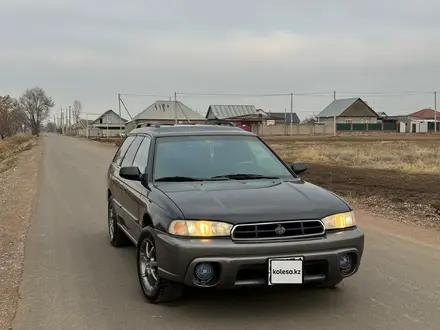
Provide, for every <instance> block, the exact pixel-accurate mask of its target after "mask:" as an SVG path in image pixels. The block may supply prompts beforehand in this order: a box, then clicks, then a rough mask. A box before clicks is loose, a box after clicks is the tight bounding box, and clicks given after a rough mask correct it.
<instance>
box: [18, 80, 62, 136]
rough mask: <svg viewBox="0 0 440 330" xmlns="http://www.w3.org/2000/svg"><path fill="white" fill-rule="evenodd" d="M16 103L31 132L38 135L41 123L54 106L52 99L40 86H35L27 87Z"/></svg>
mask: <svg viewBox="0 0 440 330" xmlns="http://www.w3.org/2000/svg"><path fill="white" fill-rule="evenodd" d="M18 104H19V108H20V110H21V111H22V112H23V114H24V115H25V120H26V124H27V125H28V126H29V127H30V128H31V130H32V134H33V135H37V136H39V135H40V127H41V124H42V122H43V121H44V120H45V119H47V118H48V117H49V115H50V109H51V108H53V107H54V106H55V103H54V101H53V100H52V98H51V97H49V96H47V95H46V92H45V91H44V90H43V89H42V88H40V87H35V88H33V89H27V90H26V91H25V92H24V93H23V95H22V96H21V97H20V99H19V101H18Z"/></svg>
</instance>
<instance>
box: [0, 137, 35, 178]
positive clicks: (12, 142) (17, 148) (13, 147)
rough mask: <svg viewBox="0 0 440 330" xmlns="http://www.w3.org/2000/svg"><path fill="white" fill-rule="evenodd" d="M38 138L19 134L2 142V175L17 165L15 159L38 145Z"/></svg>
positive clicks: (0, 151) (0, 160)
mask: <svg viewBox="0 0 440 330" xmlns="http://www.w3.org/2000/svg"><path fill="white" fill-rule="evenodd" d="M36 141H37V140H36V137H34V136H32V135H30V134H17V135H14V136H12V137H10V138H7V139H5V140H0V173H2V172H5V171H6V170H8V169H10V168H11V167H13V166H14V165H15V163H16V162H15V161H16V159H15V157H16V156H17V155H18V154H19V153H21V152H23V151H25V150H29V149H30V148H32V147H33V146H34V145H35V144H36Z"/></svg>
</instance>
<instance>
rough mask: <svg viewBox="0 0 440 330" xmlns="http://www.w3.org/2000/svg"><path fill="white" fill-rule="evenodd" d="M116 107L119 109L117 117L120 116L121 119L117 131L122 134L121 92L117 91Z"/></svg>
mask: <svg viewBox="0 0 440 330" xmlns="http://www.w3.org/2000/svg"><path fill="white" fill-rule="evenodd" d="M118 109H119V118H120V119H119V120H120V121H121V122H120V126H119V133H120V134H121V136H122V115H121V94H119V93H118ZM135 127H136V126H135Z"/></svg>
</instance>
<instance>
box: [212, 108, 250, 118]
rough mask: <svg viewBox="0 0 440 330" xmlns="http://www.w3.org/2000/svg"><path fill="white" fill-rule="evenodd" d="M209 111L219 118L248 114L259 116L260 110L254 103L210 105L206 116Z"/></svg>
mask: <svg viewBox="0 0 440 330" xmlns="http://www.w3.org/2000/svg"><path fill="white" fill-rule="evenodd" d="M209 112H211V113H212V115H213V116H214V117H215V118H218V119H225V118H233V117H240V116H248V115H255V116H256V117H258V112H257V110H256V109H255V106H254V105H210V106H209V108H208V113H207V114H206V116H208V114H209Z"/></svg>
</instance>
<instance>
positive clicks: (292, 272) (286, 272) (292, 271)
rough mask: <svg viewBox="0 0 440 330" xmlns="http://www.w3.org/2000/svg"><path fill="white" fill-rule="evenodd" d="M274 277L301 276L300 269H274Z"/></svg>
mask: <svg viewBox="0 0 440 330" xmlns="http://www.w3.org/2000/svg"><path fill="white" fill-rule="evenodd" d="M272 274H274V275H301V270H300V269H287V270H286V269H272Z"/></svg>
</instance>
